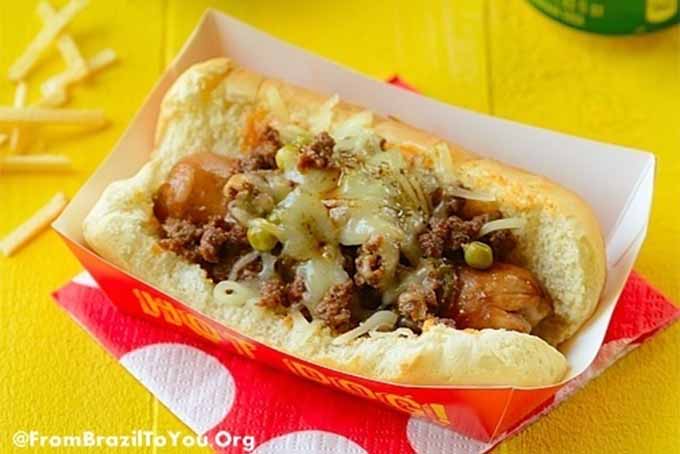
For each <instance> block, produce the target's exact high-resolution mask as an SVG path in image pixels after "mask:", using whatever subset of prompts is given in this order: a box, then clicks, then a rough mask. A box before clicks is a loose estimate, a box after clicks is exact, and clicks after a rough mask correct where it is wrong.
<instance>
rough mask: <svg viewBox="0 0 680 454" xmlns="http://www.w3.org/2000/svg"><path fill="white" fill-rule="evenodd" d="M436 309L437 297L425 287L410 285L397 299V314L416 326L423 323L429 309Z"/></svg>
mask: <svg viewBox="0 0 680 454" xmlns="http://www.w3.org/2000/svg"><path fill="white" fill-rule="evenodd" d="M436 307H437V295H436V293H435V292H434V290H432V289H430V288H426V287H418V286H415V285H412V286H411V287H410V288H409V290H407V291H405V292H403V293H402V294H401V295H399V298H398V299H397V310H398V311H399V313H400V314H401V315H403V316H404V317H406V318H408V319H409V320H411V321H413V322H416V324H419V323H422V322H423V321H425V319H426V318H428V314H429V312H430V309H431V308H436Z"/></svg>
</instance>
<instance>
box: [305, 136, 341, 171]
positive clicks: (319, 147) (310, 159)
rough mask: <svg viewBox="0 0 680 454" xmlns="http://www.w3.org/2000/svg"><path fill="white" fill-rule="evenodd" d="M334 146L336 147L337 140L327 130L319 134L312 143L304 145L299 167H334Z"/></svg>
mask: <svg viewBox="0 0 680 454" xmlns="http://www.w3.org/2000/svg"><path fill="white" fill-rule="evenodd" d="M333 147H335V140H333V138H332V137H331V136H330V135H329V134H328V133H327V132H325V131H324V132H322V133H320V134H317V135H316V137H314V140H313V141H312V143H310V144H309V145H305V146H304V147H302V150H301V151H300V156H299V157H298V164H297V165H298V169H300V170H306V169H328V168H330V167H332V166H333V163H332V161H331V158H332V157H333Z"/></svg>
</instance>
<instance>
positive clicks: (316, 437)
mask: <svg viewBox="0 0 680 454" xmlns="http://www.w3.org/2000/svg"><path fill="white" fill-rule="evenodd" d="M54 296H55V299H56V300H57V302H58V304H59V305H60V306H61V307H63V308H64V309H65V310H66V311H67V312H68V313H69V315H71V317H73V318H74V319H75V320H76V321H77V322H78V323H79V324H80V325H81V326H83V327H84V328H85V329H86V330H87V331H88V332H90V334H91V335H92V336H93V337H94V338H95V339H96V340H97V341H98V342H99V343H100V344H102V345H103V346H104V348H106V349H107V350H108V351H109V352H110V353H111V354H112V355H113V356H115V357H116V358H117V359H118V360H119V361H120V363H121V365H122V366H123V367H125V368H126V369H127V370H128V371H129V372H130V373H131V374H132V375H134V376H135V377H136V378H137V379H138V380H139V382H140V383H142V385H144V386H145V387H146V388H147V389H148V390H149V391H150V392H151V393H152V394H154V395H155V396H156V397H157V398H158V399H159V400H160V401H161V402H162V403H163V404H164V405H165V406H166V407H167V408H168V409H169V410H170V411H172V412H173V413H174V414H175V415H177V417H178V418H179V419H181V420H182V421H183V422H184V423H185V424H186V425H187V426H188V427H189V428H190V429H191V430H193V431H194V432H196V433H197V434H206V435H207V436H208V438H209V439H212V438H213V436H214V435H215V434H217V433H219V432H222V433H224V432H227V433H229V434H230V435H231V436H232V437H234V436H242V437H245V436H251V437H252V439H253V440H254V447H253V449H251V450H250V451H248V450H247V449H246V448H245V447H244V445H243V444H242V443H231V444H230V446H227V447H225V448H221V449H217V451H218V452H225V453H242V452H255V453H259V454H273V453H281V454H296V453H306V454H312V453H313V454H351V453H417V454H454V453H455V454H463V453H465V454H467V453H481V452H487V451H488V450H490V449H491V448H493V446H495V445H497V444H498V443H500V442H501V441H502V440H504V439H505V438H507V437H509V436H511V435H513V434H514V433H516V432H517V431H519V430H521V429H522V428H524V427H525V426H526V425H528V424H530V423H531V422H533V421H534V420H536V419H537V418H539V417H540V416H542V415H544V414H546V413H547V412H549V411H550V410H551V409H552V408H553V407H554V406H555V405H557V404H558V403H559V402H560V401H562V400H564V399H565V398H567V397H568V396H569V395H571V394H572V393H573V392H574V391H576V390H577V389H579V388H581V387H582V386H584V385H585V384H586V383H587V382H588V381H590V380H591V379H593V378H594V377H596V376H597V375H599V374H600V373H601V372H602V371H604V370H605V369H606V368H607V367H609V366H610V365H611V364H612V363H613V362H615V361H616V360H617V359H619V358H620V357H621V356H623V355H624V354H626V353H628V352H629V351H631V350H633V349H634V348H635V347H637V346H638V345H640V344H641V343H642V342H644V341H646V340H648V339H649V338H650V337H651V336H652V335H654V334H655V333H657V332H658V331H659V330H661V329H662V328H664V327H666V326H668V325H669V324H670V323H672V322H673V321H674V320H676V319H678V318H680V310H679V309H678V308H676V307H674V306H673V305H672V304H671V303H670V302H668V300H666V299H665V298H664V297H663V296H662V295H661V294H660V293H658V292H657V291H655V290H654V289H653V288H652V287H650V286H649V285H648V284H647V283H646V282H645V281H644V280H643V279H642V278H640V277H639V276H637V275H635V274H633V275H631V277H630V279H629V281H628V283H627V285H626V287H625V289H624V291H623V294H622V295H621V299H620V301H619V303H618V305H617V307H616V310H615V312H614V316H613V318H612V321H611V324H610V326H609V329H608V332H607V335H606V337H605V340H604V343H603V345H602V347H601V348H600V352H599V354H598V356H597V358H596V359H595V361H594V362H593V364H592V365H591V366H590V368H588V369H587V370H586V371H585V372H584V373H583V374H581V375H579V376H578V377H576V378H575V379H573V380H571V381H570V382H568V383H566V384H565V385H564V386H563V388H562V389H560V390H559V391H558V392H557V394H556V395H555V396H554V397H553V398H551V399H550V400H549V401H548V402H546V403H545V405H543V406H542V407H541V409H540V410H539V411H537V412H535V413H533V414H532V415H529V416H528V417H527V419H525V420H524V421H523V422H522V423H521V424H520V425H519V426H517V427H515V428H513V429H512V430H511V431H509V432H507V433H504V434H502V435H501V436H499V437H497V438H496V439H494V440H493V442H491V443H482V442H479V441H476V440H472V439H469V438H466V437H464V436H462V435H459V434H457V433H455V432H453V431H451V430H449V429H446V428H443V427H440V426H438V425H436V424H433V423H430V422H426V421H423V420H420V419H417V418H413V417H409V416H408V415H406V414H402V413H398V412H395V411H392V410H390V409H388V408H384V407H381V406H378V405H375V404H372V403H370V402H368V401H366V400H364V399H360V398H357V397H353V396H350V395H348V394H344V393H341V392H338V391H335V390H333V389H332V388H329V387H325V386H322V385H319V384H316V383H313V382H310V381H307V380H303V379H301V378H299V377H296V376H293V375H292V374H287V373H285V372H282V371H280V370H276V369H272V368H270V367H267V366H266V365H263V364H261V363H258V362H255V361H252V360H249V359H246V358H243V357H241V356H238V355H234V354H231V353H227V352H225V351H224V350H221V349H219V348H216V346H215V345H214V344H209V343H205V342H203V341H201V339H200V338H198V337H190V336H189V335H184V334H178V333H176V332H172V331H169V330H168V329H167V328H165V327H162V326H158V325H155V324H152V323H150V322H148V321H145V320H142V319H137V318H133V317H131V316H129V315H127V314H124V313H122V312H120V311H119V310H118V309H117V308H116V307H115V306H114V305H113V304H112V303H111V302H110V301H109V300H108V299H107V297H106V296H105V295H104V293H103V292H102V291H101V290H100V289H99V288H98V287H97V284H96V283H95V282H94V280H92V278H91V277H90V276H89V275H88V274H86V273H83V274H81V275H79V276H78V277H76V278H75V279H74V280H73V281H72V282H70V283H69V284H67V285H66V286H64V287H63V288H61V289H60V290H58V291H56V292H55V293H54ZM222 441H224V440H222ZM222 444H224V443H222Z"/></svg>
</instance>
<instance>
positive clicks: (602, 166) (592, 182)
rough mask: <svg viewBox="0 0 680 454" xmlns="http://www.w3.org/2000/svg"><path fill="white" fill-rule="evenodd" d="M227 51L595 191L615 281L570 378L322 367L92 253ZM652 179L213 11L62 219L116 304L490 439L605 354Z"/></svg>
mask: <svg viewBox="0 0 680 454" xmlns="http://www.w3.org/2000/svg"><path fill="white" fill-rule="evenodd" d="M217 56H227V57H229V58H231V59H232V60H234V61H235V62H236V63H237V64H239V65H241V66H244V67H246V68H249V69H251V70H253V71H256V72H260V73H262V74H265V75H267V76H269V77H274V78H279V79H283V80H285V81H288V82H290V83H292V84H296V85H300V86H303V87H306V88H309V89H312V90H316V91H319V92H321V93H327V94H333V93H337V94H339V96H340V97H341V98H342V99H344V100H346V101H349V102H352V103H356V104H359V105H362V106H365V107H367V108H369V109H371V110H373V111H375V112H377V113H380V114H383V115H392V116H395V117H398V118H399V119H401V120H403V121H404V122H407V123H410V124H412V125H414V126H417V127H420V128H422V129H424V130H427V131H431V132H433V133H435V134H437V135H439V136H441V137H444V138H446V139H448V140H450V141H452V142H455V143H458V144H460V145H461V146H463V147H464V148H466V149H469V150H473V151H475V152H476V153H478V154H480V155H483V156H489V157H493V158H495V159H499V160H501V161H504V162H506V163H510V164H513V165H516V166H519V167H522V168H524V169H527V170H529V171H531V172H534V173H537V174H542V175H545V176H547V177H549V178H551V179H552V180H554V181H556V182H558V183H560V184H562V185H564V186H566V187H567V188H570V189H572V190H573V191H575V192H576V193H578V194H579V195H581V196H582V197H583V198H584V199H585V200H587V201H588V202H589V203H590V204H591V206H592V207H593V209H594V211H595V213H596V216H597V218H598V220H599V222H600V225H601V226H602V230H603V233H604V236H605V240H606V247H607V275H608V278H607V283H606V286H605V289H604V292H603V294H602V297H601V302H600V304H599V306H598V308H597V310H596V312H595V314H594V315H593V316H592V318H591V319H590V320H589V321H588V322H587V323H586V324H585V325H584V327H583V328H582V329H581V330H580V331H579V332H578V334H577V335H576V336H575V337H574V338H572V339H571V340H569V341H568V342H566V343H565V344H563V345H562V346H561V347H560V350H562V351H563V353H564V354H565V355H566V357H567V359H568V361H569V364H570V372H569V374H568V376H567V377H565V379H564V381H563V382H561V383H558V384H555V385H552V386H548V387H542V388H511V387H504V386H496V387H472V386H465V387H452V386H408V385H401V384H391V383H385V382H379V381H376V380H369V379H366V378H363V377H358V376H354V375H352V374H347V373H344V372H340V371H337V370H332V369H329V368H325V367H321V366H318V365H315V364H311V363H309V362H307V361H305V360H303V359H301V358H297V357H295V356H294V355H290V354H287V353H284V352H281V351H278V350H276V349H273V348H271V347H269V346H267V345H265V344H263V343H260V342H258V341H255V340H253V339H250V338H248V337H247V336H243V335H241V334H239V333H238V332H236V331H234V330H232V329H230V328H228V327H226V326H224V325H222V324H220V323H219V322H217V321H215V320H213V319H211V318H210V317H207V316H205V315H203V314H201V313H198V312H197V311H195V310H194V309H192V308H191V307H190V306H189V305H187V304H184V303H182V302H181V301H177V300H175V299H173V298H172V297H171V296H169V295H168V294H166V293H165V292H163V291H162V290H160V289H157V288H154V287H153V286H151V285H149V284H147V283H144V282H142V281H140V280H139V279H137V278H135V277H134V276H132V275H130V274H129V273H127V272H126V271H124V270H121V269H119V268H117V267H116V266H114V265H112V264H111V263H108V262H107V261H106V260H104V259H103V258H101V257H99V256H97V255H96V254H95V253H94V252H92V251H91V250H89V249H88V247H87V245H86V244H85V241H84V239H83V236H82V231H81V225H82V221H83V219H84V218H85V216H86V215H87V213H88V212H89V211H90V209H91V208H92V206H93V205H94V203H95V202H96V200H97V199H98V198H99V197H100V195H101V193H102V191H103V190H104V188H105V187H106V186H107V185H108V184H110V183H111V182H113V181H115V180H119V179H123V178H128V177H130V176H132V175H133V174H135V173H136V172H137V171H138V170H139V169H140V168H141V167H142V165H143V164H144V163H145V162H146V161H147V159H148V156H149V153H150V152H151V150H152V147H153V131H154V130H155V124H156V119H157V116H158V110H159V106H160V102H161V100H162V97H163V95H164V93H165V92H166V90H167V89H168V88H169V87H170V86H171V84H172V83H173V82H174V80H175V79H176V78H177V77H178V76H179V75H180V74H181V73H182V72H183V71H184V70H186V69H187V68H188V67H189V66H191V65H192V64H194V63H197V62H200V61H203V60H205V59H208V58H211V57H217ZM653 182H654V157H653V155H651V154H649V153H645V152H642V151H637V150H631V149H627V148H623V147H619V146H615V145H609V144H603V143H597V142H593V141H589V140H585V139H580V138H576V137H571V136H568V135H564V134H558V133H555V132H551V131H546V130H543V129H539V128H533V127H530V126H525V125H521V124H517V123H514V122H511V121H507V120H502V119H498V118H492V117H490V116H487V115H482V114H478V113H474V112H471V111H468V110H465V109H461V108H456V107H453V106H449V105H446V104H443V103H441V102H438V101H435V100H432V99H428V98H425V97H423V96H420V95H418V94H414V93H410V92H408V91H406V90H403V89H400V88H397V87H394V86H391V85H388V84H385V83H383V82H381V81H377V80H373V79H369V78H367V77H365V76H362V75H360V74H357V73H355V72H353V71H351V70H349V69H347V68H343V67H341V66H338V65H337V64H335V63H332V62H330V61H327V60H325V59H323V58H320V57H318V56H315V55H313V54H310V53H309V52H306V51H304V50H302V49H299V48H296V47H293V46H291V45H289V44H286V43H283V42H281V41H279V40H277V39H275V38H273V37H271V36H269V35H267V34H265V33H263V32H260V31H258V30H256V29H254V28H252V27H249V26H247V25H245V24H242V23H240V22H238V21H236V20H235V19H233V18H231V17H228V16H226V15H224V14H221V13H219V12H216V11H212V10H209V11H207V12H206V13H205V14H204V16H203V18H202V20H201V21H200V23H199V25H198V26H197V28H196V29H195V30H194V32H193V33H192V35H191V36H190V38H189V39H188V41H187V43H186V44H185V46H184V48H183V49H182V51H181V52H180V54H179V55H178V56H177V58H176V59H175V61H174V62H173V63H172V64H171V66H170V67H169V68H168V69H167V71H166V72H165V74H164V75H163V77H162V78H161V80H160V82H159V83H158V84H157V85H156V87H155V88H154V89H153V91H152V92H151V94H150V96H149V97H148V99H147V100H146V101H145V103H144V105H143V106H142V108H141V110H140V111H139V113H138V114H137V115H136V117H135V118H134V119H133V121H132V123H131V124H130V126H129V128H128V129H127V131H126V132H125V133H124V134H123V137H122V139H121V140H120V142H119V143H118V144H117V145H116V147H115V148H114V149H113V151H112V153H111V155H110V156H109V157H108V159H106V160H105V162H104V163H103V164H102V165H101V167H100V168H99V169H98V170H97V171H96V172H95V174H94V175H93V176H92V177H91V178H90V180H89V181H88V182H87V183H86V184H85V185H84V186H83V188H82V189H81V190H80V191H79V193H78V194H77V195H76V196H75V197H74V199H73V200H72V202H71V203H70V204H69V206H68V207H67V208H66V210H65V211H64V213H63V214H62V215H61V216H60V218H59V219H57V220H56V221H55V223H54V224H53V227H54V228H55V229H56V230H57V231H58V232H59V234H60V235H61V236H62V237H63V238H64V240H65V241H66V243H67V244H68V246H69V247H70V248H71V250H72V251H73V252H74V254H75V255H76V256H77V257H78V259H79V260H80V261H81V262H82V264H83V265H84V266H85V268H86V269H87V270H88V271H89V272H90V273H91V274H92V275H93V277H94V278H95V279H96V280H97V282H98V283H99V285H100V286H101V288H102V289H103V290H104V291H105V292H106V293H107V295H108V296H109V298H110V299H111V300H112V301H113V302H114V304H116V305H117V306H118V307H119V308H121V309H122V310H125V311H126V312H129V313H131V314H135V315H138V316H141V317H145V318H150V319H154V320H156V321H157V322H158V323H163V324H166V325H167V327H168V329H173V330H182V331H185V332H189V333H192V334H194V335H198V336H200V337H202V338H203V339H205V340H206V341H208V342H212V343H215V344H218V345H220V346H223V347H224V348H227V349H229V350H232V351H235V352H237V353H239V354H241V355H245V356H247V357H250V358H254V359H257V360H259V361H263V362H265V363H267V364H270V365H272V366H275V367H278V368H282V369H285V370H288V371H289V372H292V373H294V374H297V375H300V376H303V377H305V378H307V379H310V380H314V381H317V382H320V383H323V384H326V385H329V386H332V387H334V388H337V389H339V390H342V391H345V392H349V393H351V394H355V395H358V396H361V397H364V398H367V399H369V400H373V401H376V402H380V403H382V404H385V405H388V406H390V407H392V408H395V409H397V410H400V411H404V412H407V413H410V414H412V415H416V416H421V417H425V418H428V419H430V420H432V421H435V422H437V423H439V424H441V425H443V426H450V427H451V428H453V429H455V430H456V431H458V432H460V433H463V434H466V435H468V436H471V437H474V438H477V439H480V440H485V441H488V440H491V439H493V437H494V435H496V434H499V433H503V432H506V431H507V430H508V429H510V428H512V427H514V426H515V425H516V424H518V423H519V422H520V421H521V420H522V419H523V418H525V417H526V416H527V415H529V414H531V413H534V412H536V411H537V410H538V409H539V408H540V407H541V405H542V404H543V403H544V402H546V401H548V399H550V397H552V396H553V395H554V394H555V393H556V392H557V390H559V389H560V387H561V385H562V384H563V383H565V382H566V381H568V380H570V379H572V378H574V377H576V376H577V375H579V374H580V373H581V372H583V371H584V370H585V369H586V368H587V367H588V366H589V365H590V363H591V362H592V361H593V359H594V358H595V356H596V354H597V352H598V350H599V348H600V345H601V344H602V341H603V339H604V336H605V333H606V330H607V326H608V324H609V321H610V318H611V315H612V312H613V310H614V307H615V306H616V301H617V300H618V297H619V295H620V293H621V291H622V289H623V286H624V284H625V282H626V279H627V277H628V274H629V273H630V270H631V268H632V266H633V263H634V261H635V258H636V257H637V254H638V252H639V250H640V247H641V245H642V242H643V239H644V237H645V234H646V230H647V223H648V219H649V212H650V207H651V200H652V191H653Z"/></svg>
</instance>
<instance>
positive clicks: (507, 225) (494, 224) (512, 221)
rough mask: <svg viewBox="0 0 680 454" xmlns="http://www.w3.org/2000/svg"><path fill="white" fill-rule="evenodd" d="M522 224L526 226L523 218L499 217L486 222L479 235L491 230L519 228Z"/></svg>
mask: <svg viewBox="0 0 680 454" xmlns="http://www.w3.org/2000/svg"><path fill="white" fill-rule="evenodd" d="M522 226H524V219H522V218H505V219H497V220H495V221H489V222H487V223H486V224H484V225H483V226H482V228H481V229H479V235H478V236H479V237H483V236H485V235H488V234H489V233H491V232H495V231H496V230H503V229H519V228H521V227H522Z"/></svg>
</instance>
